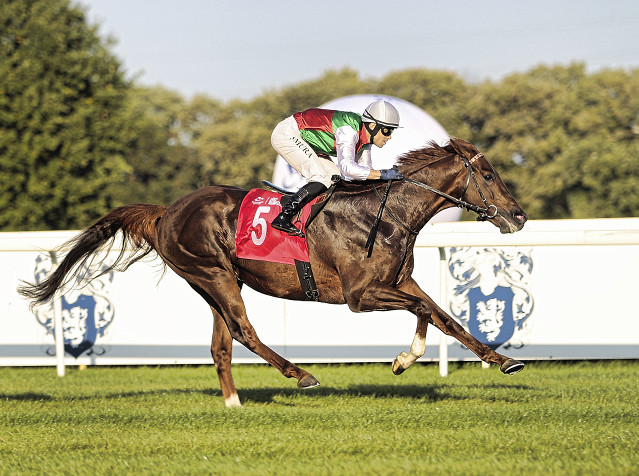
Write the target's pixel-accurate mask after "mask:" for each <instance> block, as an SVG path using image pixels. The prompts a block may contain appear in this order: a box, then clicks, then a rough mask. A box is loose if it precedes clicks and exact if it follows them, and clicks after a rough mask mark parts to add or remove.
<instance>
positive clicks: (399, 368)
mask: <svg viewBox="0 0 639 476" xmlns="http://www.w3.org/2000/svg"><path fill="white" fill-rule="evenodd" d="M404 370H406V369H405V368H404V367H402V364H400V363H399V360H397V358H395V362H393V373H394V374H395V375H399V374H401V373H402V372H403V371H404Z"/></svg>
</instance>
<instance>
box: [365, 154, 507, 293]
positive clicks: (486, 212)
mask: <svg viewBox="0 0 639 476" xmlns="http://www.w3.org/2000/svg"><path fill="white" fill-rule="evenodd" d="M458 157H459V158H460V159H461V160H462V162H463V163H464V167H466V170H467V171H468V176H467V177H466V186H465V187H464V191H463V192H462V194H461V198H457V197H453V196H452V195H450V194H448V193H446V192H442V191H441V190H439V189H436V188H434V187H431V186H430V185H428V184H425V183H423V182H419V181H418V180H413V179H411V178H408V177H404V178H403V181H404V182H407V183H410V184H413V185H416V186H418V187H421V188H424V189H426V190H428V191H430V192H433V193H435V194H437V195H439V196H440V197H443V198H445V199H446V200H448V201H450V202H452V203H454V204H455V205H456V206H457V207H459V208H464V209H466V210H468V211H472V212H475V213H477V220H478V221H485V220H489V219H491V218H495V217H496V216H497V212H498V209H497V207H496V206H495V205H488V201H487V200H486V197H485V196H484V193H483V192H482V189H481V187H480V186H479V182H478V181H477V177H476V176H475V172H474V171H473V169H472V164H473V163H474V162H475V161H476V160H477V159H479V158H480V157H483V154H482V153H481V152H480V153H478V154H477V155H475V156H474V157H473V158H472V159H470V160H468V159H466V158H465V157H462V156H458ZM471 179H472V181H473V183H474V184H475V187H476V188H477V192H478V193H479V197H480V198H481V200H482V202H483V203H484V207H480V206H477V205H473V204H472V203H469V202H467V201H465V200H463V197H464V195H466V192H467V191H468V187H469V186H470V181H471ZM392 182H393V181H392V180H389V181H388V183H387V185H386V190H385V191H384V195H383V196H380V194H379V191H378V190H377V186H373V190H374V191H375V195H376V196H377V199H378V200H379V201H380V207H379V210H378V212H377V217H376V218H375V222H374V223H373V227H372V228H371V231H370V233H369V235H368V240H367V241H366V248H367V249H368V255H367V257H368V258H370V257H371V254H372V253H373V245H374V244H375V237H376V236H377V229H378V228H379V222H380V220H381V218H382V214H383V212H384V210H386V213H388V215H389V216H390V217H391V218H392V219H393V221H394V222H395V223H397V224H398V225H399V226H400V227H402V228H403V229H404V230H406V231H407V232H408V233H409V235H413V236H416V235H417V234H418V232H417V231H414V230H411V229H410V228H409V227H408V226H406V225H405V224H404V223H402V221H401V220H400V219H399V218H397V216H395V214H394V213H393V212H392V211H391V210H390V209H389V208H386V199H387V198H388V195H389V193H390V189H391V184H392ZM491 209H492V213H491ZM408 242H409V240H408V239H406V242H405V244H404V250H403V253H402V259H401V261H400V265H399V268H398V269H397V273H396V274H395V282H397V279H398V278H399V273H400V271H401V269H402V268H403V266H404V262H405V261H406V256H407V255H408Z"/></svg>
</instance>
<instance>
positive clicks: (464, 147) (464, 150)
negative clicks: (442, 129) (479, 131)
mask: <svg viewBox="0 0 639 476" xmlns="http://www.w3.org/2000/svg"><path fill="white" fill-rule="evenodd" d="M450 146H451V147H452V148H453V150H454V151H455V152H457V154H458V155H460V156H461V157H466V158H470V157H472V156H474V155H475V154H477V153H478V152H479V151H478V150H477V148H476V147H475V146H474V145H473V144H471V143H470V142H466V141H465V140H464V139H459V138H458V137H451V138H450Z"/></svg>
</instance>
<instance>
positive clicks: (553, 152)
mask: <svg viewBox="0 0 639 476" xmlns="http://www.w3.org/2000/svg"><path fill="white" fill-rule="evenodd" d="M638 93H639V72H638V71H634V72H625V71H622V70H618V71H604V72H601V73H597V74H593V75H588V74H587V73H586V71H585V66H584V65H583V64H572V65H569V66H567V67H563V66H556V67H546V66H540V67H537V68H535V69H533V70H531V71H529V72H528V73H524V74H514V75H511V76H508V77H506V78H504V79H503V80H502V81H501V82H500V83H499V84H493V83H485V84H483V85H482V86H481V87H480V88H479V92H478V94H477V95H476V96H474V97H473V99H472V101H471V104H472V106H471V107H470V108H469V109H470V110H471V111H474V115H473V116H472V117H470V118H469V122H470V126H471V130H473V132H474V134H473V138H472V140H473V142H474V143H475V145H477V146H478V147H479V148H480V150H483V151H484V152H485V153H486V155H487V157H488V158H489V160H491V162H492V163H493V164H494V165H495V166H496V167H497V169H498V170H500V173H501V174H502V177H503V178H504V180H505V181H506V183H507V184H508V185H509V187H510V188H511V191H512V192H513V193H514V195H515V196H516V197H517V199H518V200H519V202H520V203H521V204H522V206H523V207H524V209H525V210H526V211H527V212H528V214H529V215H530V217H531V218H537V219H539V218H594V217H616V216H636V215H638V214H639V193H637V192H638V191H639V184H637V180H636V177H637V176H638V174H639V154H638V152H639V135H638V132H639V131H638V130H637V121H638V118H639V112H638V111H639V100H638V99H637V95H638Z"/></svg>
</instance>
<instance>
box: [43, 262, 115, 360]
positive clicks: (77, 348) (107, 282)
mask: <svg viewBox="0 0 639 476" xmlns="http://www.w3.org/2000/svg"><path fill="white" fill-rule="evenodd" d="M52 268H53V264H52V260H51V256H50V255H49V254H48V253H41V254H40V255H38V257H37V258H36V267H35V272H34V277H35V281H36V283H40V282H42V281H43V280H44V279H45V278H46V277H47V276H48V275H49V274H50V273H51V272H52V271H53V269H52ZM100 271H102V268H101V269H100V270H91V269H90V268H89V267H87V266H84V267H83V268H82V269H81V270H80V272H79V273H78V274H77V278H76V280H75V283H73V285H72V286H71V288H72V289H71V290H70V291H66V292H65V293H64V294H63V295H62V296H61V301H62V328H63V336H64V350H65V351H66V352H67V353H69V354H71V355H72V356H73V357H75V358H78V357H79V356H80V355H82V354H85V353H86V355H91V354H98V355H101V354H103V353H104V352H105V350H104V348H103V347H100V346H96V345H95V344H96V342H97V341H98V338H100V337H103V336H104V335H105V333H106V329H107V328H108V327H109V325H110V324H111V322H112V321H113V316H114V309H113V304H112V302H111V297H110V294H111V283H112V282H113V274H114V273H113V272H108V273H106V274H104V275H103V276H100V277H98V278H96V279H94V280H91V276H95V275H96V274H99V273H100ZM34 314H35V317H36V319H37V320H38V323H39V324H40V325H42V326H43V327H44V328H45V329H46V330H47V334H51V335H53V336H54V338H55V333H54V318H53V303H47V304H44V305H40V306H37V307H36V308H34ZM46 352H47V354H50V355H53V354H54V350H53V348H49V349H46Z"/></svg>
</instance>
